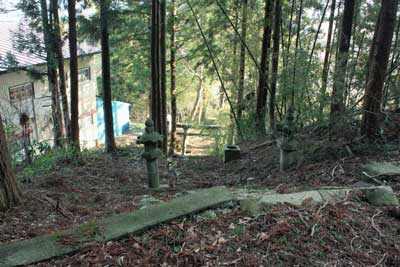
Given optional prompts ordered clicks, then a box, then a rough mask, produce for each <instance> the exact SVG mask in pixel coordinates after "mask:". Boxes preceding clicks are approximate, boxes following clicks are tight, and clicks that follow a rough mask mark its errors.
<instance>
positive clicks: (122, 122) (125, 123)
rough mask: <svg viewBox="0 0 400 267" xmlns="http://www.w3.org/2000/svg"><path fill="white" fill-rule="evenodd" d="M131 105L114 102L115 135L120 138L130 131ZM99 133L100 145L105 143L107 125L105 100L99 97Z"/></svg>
mask: <svg viewBox="0 0 400 267" xmlns="http://www.w3.org/2000/svg"><path fill="white" fill-rule="evenodd" d="M130 107H131V105H130V104H128V103H124V102H119V101H112V111H113V120H114V135H115V136H118V135H121V134H124V133H126V132H127V131H128V130H129V110H130ZM96 108H97V132H98V138H99V142H100V143H104V142H105V124H104V109H103V99H101V98H99V97H97V99H96Z"/></svg>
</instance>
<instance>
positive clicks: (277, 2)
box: [269, 0, 281, 131]
mask: <svg viewBox="0 0 400 267" xmlns="http://www.w3.org/2000/svg"><path fill="white" fill-rule="evenodd" d="M280 24H281V0H275V14H274V36H273V54H272V80H271V95H270V97H269V126H270V128H271V129H272V130H273V131H274V130H275V95H276V83H277V80H278V67H279V38H280Z"/></svg>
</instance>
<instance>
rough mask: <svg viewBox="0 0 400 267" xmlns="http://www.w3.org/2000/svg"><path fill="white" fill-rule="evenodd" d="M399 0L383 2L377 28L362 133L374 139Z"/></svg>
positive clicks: (384, 0) (365, 97)
mask: <svg viewBox="0 0 400 267" xmlns="http://www.w3.org/2000/svg"><path fill="white" fill-rule="evenodd" d="M398 4H399V0H382V6H381V15H380V19H379V20H378V23H379V26H378V27H376V30H377V34H376V42H375V49H374V55H373V59H372V62H371V63H370V64H369V66H370V72H369V76H368V83H367V86H366V88H365V96H364V116H363V123H362V128H361V131H362V133H363V134H365V135H366V136H367V137H368V138H370V139H373V138H375V137H376V136H377V134H378V130H379V117H380V113H381V104H382V96H383V86H384V83H385V77H386V71H387V67H388V61H389V55H390V48H391V45H392V39H393V33H394V28H395V23H396V14H397V9H398Z"/></svg>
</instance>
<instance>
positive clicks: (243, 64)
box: [237, 0, 247, 122]
mask: <svg viewBox="0 0 400 267" xmlns="http://www.w3.org/2000/svg"><path fill="white" fill-rule="evenodd" d="M241 27H242V33H241V35H242V39H243V42H246V39H247V38H246V36H247V0H243V2H242V22H241ZM245 68H246V47H245V45H244V44H243V43H242V44H241V46H240V66H239V87H238V95H237V117H238V120H239V122H240V121H241V119H242V116H243V109H244V107H243V94H244V74H245Z"/></svg>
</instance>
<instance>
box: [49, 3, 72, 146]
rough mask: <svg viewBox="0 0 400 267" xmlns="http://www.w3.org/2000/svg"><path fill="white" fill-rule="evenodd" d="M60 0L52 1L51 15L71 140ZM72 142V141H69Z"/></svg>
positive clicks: (62, 99) (63, 106) (66, 127)
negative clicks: (59, 11)
mask: <svg viewBox="0 0 400 267" xmlns="http://www.w3.org/2000/svg"><path fill="white" fill-rule="evenodd" d="M58 8H59V6H58V0H51V9H52V10H51V13H52V14H53V16H54V29H53V31H54V37H55V46H56V54H57V63H58V78H59V82H60V95H61V103H62V111H63V118H64V128H65V135H66V136H67V138H68V139H69V136H70V135H69V132H70V130H71V129H70V124H71V123H70V119H69V110H68V97H67V86H66V81H65V69H64V56H63V53H62V40H61V28H60V18H59V15H58ZM68 141H71V140H68Z"/></svg>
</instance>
